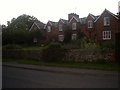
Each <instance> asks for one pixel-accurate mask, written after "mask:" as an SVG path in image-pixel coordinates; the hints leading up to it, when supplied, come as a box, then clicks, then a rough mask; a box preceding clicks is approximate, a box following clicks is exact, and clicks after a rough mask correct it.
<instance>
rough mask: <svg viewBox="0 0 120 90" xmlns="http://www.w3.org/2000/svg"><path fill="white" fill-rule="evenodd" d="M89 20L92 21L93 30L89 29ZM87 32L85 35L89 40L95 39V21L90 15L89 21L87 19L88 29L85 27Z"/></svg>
mask: <svg viewBox="0 0 120 90" xmlns="http://www.w3.org/2000/svg"><path fill="white" fill-rule="evenodd" d="M89 20H92V22H93V23H92V25H93V26H92V28H88V21H89ZM85 30H86V32H85V34H86V36H87V38H88V39H93V35H92V33H93V31H94V19H93V18H92V17H91V16H90V15H88V17H87V19H86V27H85Z"/></svg>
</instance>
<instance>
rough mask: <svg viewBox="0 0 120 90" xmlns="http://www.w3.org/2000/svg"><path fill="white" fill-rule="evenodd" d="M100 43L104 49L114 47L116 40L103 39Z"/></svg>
mask: <svg viewBox="0 0 120 90" xmlns="http://www.w3.org/2000/svg"><path fill="white" fill-rule="evenodd" d="M99 44H100V47H101V48H102V49H114V47H115V42H113V41H111V40H107V41H104V40H102V41H100V42H99Z"/></svg>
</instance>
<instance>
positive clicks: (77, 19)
mask: <svg viewBox="0 0 120 90" xmlns="http://www.w3.org/2000/svg"><path fill="white" fill-rule="evenodd" d="M73 18H74V19H75V20H76V21H77V22H80V20H79V18H78V17H75V16H73V17H72V18H71V19H70V21H69V23H70V22H71V21H72V19H73Z"/></svg>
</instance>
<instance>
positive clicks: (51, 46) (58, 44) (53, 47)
mask: <svg viewBox="0 0 120 90" xmlns="http://www.w3.org/2000/svg"><path fill="white" fill-rule="evenodd" d="M48 48H49V49H55V48H61V43H58V42H52V43H50V44H49V45H48Z"/></svg>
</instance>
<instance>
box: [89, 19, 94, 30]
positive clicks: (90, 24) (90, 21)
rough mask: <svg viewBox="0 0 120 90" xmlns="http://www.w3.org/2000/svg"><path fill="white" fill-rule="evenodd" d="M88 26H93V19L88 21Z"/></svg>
mask: <svg viewBox="0 0 120 90" xmlns="http://www.w3.org/2000/svg"><path fill="white" fill-rule="evenodd" d="M88 28H93V21H92V20H89V21H88Z"/></svg>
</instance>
